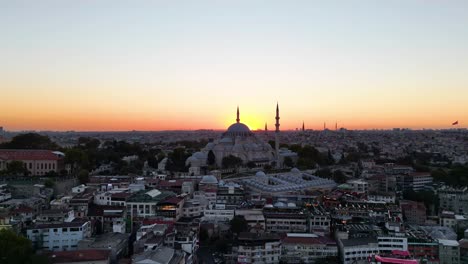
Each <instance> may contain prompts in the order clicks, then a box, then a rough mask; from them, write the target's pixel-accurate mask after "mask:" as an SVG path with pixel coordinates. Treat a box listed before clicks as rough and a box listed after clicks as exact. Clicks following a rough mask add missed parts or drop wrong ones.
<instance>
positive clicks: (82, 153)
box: [65, 148, 90, 169]
mask: <svg viewBox="0 0 468 264" xmlns="http://www.w3.org/2000/svg"><path fill="white" fill-rule="evenodd" d="M65 163H66V164H71V165H72V167H73V168H77V169H89V168H90V162H89V157H88V151H86V150H83V149H79V148H72V149H67V150H65Z"/></svg>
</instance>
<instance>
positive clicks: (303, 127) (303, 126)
mask: <svg viewBox="0 0 468 264" xmlns="http://www.w3.org/2000/svg"><path fill="white" fill-rule="evenodd" d="M304 131H305V125H304V121H302V132H304Z"/></svg>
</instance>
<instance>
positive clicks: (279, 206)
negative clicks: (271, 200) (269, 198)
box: [274, 202, 286, 208]
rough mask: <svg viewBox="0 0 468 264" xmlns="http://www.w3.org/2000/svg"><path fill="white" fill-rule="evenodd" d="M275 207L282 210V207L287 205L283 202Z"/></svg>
mask: <svg viewBox="0 0 468 264" xmlns="http://www.w3.org/2000/svg"><path fill="white" fill-rule="evenodd" d="M274 206H275V207H276V208H281V207H285V206H286V205H285V204H284V203H283V202H277V203H275V204H274Z"/></svg>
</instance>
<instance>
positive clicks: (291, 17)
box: [0, 0, 468, 131]
mask: <svg viewBox="0 0 468 264" xmlns="http://www.w3.org/2000/svg"><path fill="white" fill-rule="evenodd" d="M277 101H278V102H279V104H280V108H281V128H282V129H295V128H297V127H300V126H301V125H302V121H303V120H304V122H305V124H306V127H307V128H311V129H321V128H322V127H323V122H327V124H329V127H334V124H335V121H338V124H339V126H340V127H342V126H343V127H346V128H349V129H372V128H392V127H410V128H449V127H451V123H452V122H454V121H456V120H458V121H459V123H460V126H461V127H466V126H467V125H466V124H467V123H468V1H466V0H461V1H456V0H450V1H439V0H395V1H375V0H369V1H365V0H361V1H352V0H346V1H342V0H340V1H333V0H326V1H325V0H324V1H310V0H309V1H271V0H268V1H255V0H253V1H252V0H249V1H116V0H112V1H105V0H100V1H87V0H83V1H71V0H70V1H67V0H57V1H48V0H41V1H37V0H31V1H22V0H15V1H6V0H5V1H1V0H0V126H3V127H5V129H7V130H30V129H35V130H106V131H109V130H172V129H202V128H207V129H209V128H211V129H223V128H226V127H227V126H228V125H229V124H230V123H233V122H235V118H236V117H235V112H236V107H237V105H239V107H240V111H241V122H244V123H246V124H247V125H248V126H249V127H250V128H251V129H258V128H263V126H264V124H265V122H268V126H269V128H270V129H273V127H274V116H275V107H276V102H277Z"/></svg>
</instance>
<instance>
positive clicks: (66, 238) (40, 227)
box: [26, 221, 91, 251]
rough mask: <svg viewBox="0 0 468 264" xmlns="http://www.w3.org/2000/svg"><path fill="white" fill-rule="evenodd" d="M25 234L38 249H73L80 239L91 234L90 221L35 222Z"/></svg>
mask: <svg viewBox="0 0 468 264" xmlns="http://www.w3.org/2000/svg"><path fill="white" fill-rule="evenodd" d="M26 235H27V237H28V239H29V240H31V241H32V243H33V245H34V247H35V248H38V249H48V250H52V251H62V250H74V249H76V248H77V245H78V242H79V241H80V240H82V239H84V238H88V237H90V236H91V223H90V222H89V221H73V222H69V223H60V224H36V225H34V226H33V227H31V228H28V229H27V231H26Z"/></svg>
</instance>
